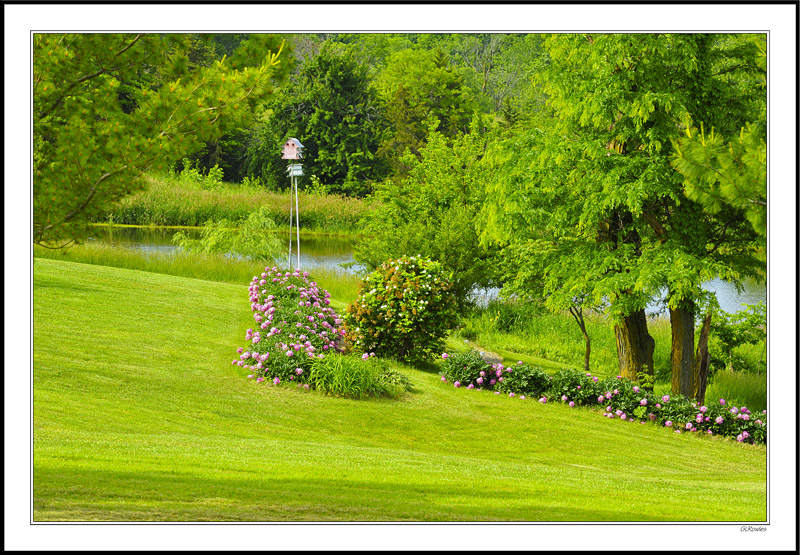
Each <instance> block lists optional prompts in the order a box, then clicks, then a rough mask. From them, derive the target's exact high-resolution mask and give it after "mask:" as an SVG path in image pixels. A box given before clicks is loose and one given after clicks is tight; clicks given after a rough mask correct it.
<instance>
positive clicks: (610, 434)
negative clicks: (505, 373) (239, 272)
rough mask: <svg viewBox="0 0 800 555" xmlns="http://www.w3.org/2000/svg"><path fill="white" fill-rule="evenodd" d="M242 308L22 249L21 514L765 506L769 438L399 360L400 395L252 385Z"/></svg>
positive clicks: (734, 512) (220, 286) (610, 513)
mask: <svg viewBox="0 0 800 555" xmlns="http://www.w3.org/2000/svg"><path fill="white" fill-rule="evenodd" d="M337 304H338V303H337ZM251 322H252V320H251V316H250V310H249V302H248V298H247V284H241V285H233V284H224V283H215V282H209V281H202V280H197V279H189V278H183V277H176V276H168V275H162V274H157V273H150V272H142V271H134V270H127V269H119V268H110V267H103V266H94V265H87V264H80V263H73V262H66V261H57V260H46V259H39V258H37V259H34V479H33V495H34V520H36V521H87V520H103V521H139V520H143V521H233V520H239V521H397V520H410V521H471V522H488V521H679V522H687V521H737V522H739V521H763V520H765V519H766V449H765V448H764V447H763V446H753V445H745V444H738V443H736V442H732V441H729V440H724V439H721V438H708V437H697V436H694V435H691V434H681V435H677V434H674V433H672V432H669V431H666V430H664V429H660V428H656V427H654V426H651V425H640V424H629V423H625V422H622V421H619V420H613V421H609V420H607V419H605V418H601V417H600V416H599V414H598V413H594V412H592V411H590V410H588V409H570V408H569V407H567V406H565V405H561V404H548V405H541V404H539V403H537V402H535V401H532V400H521V399H518V398H514V399H511V398H508V397H503V396H500V395H493V394H491V393H488V392H475V391H463V390H455V389H454V388H452V387H447V386H445V385H443V384H442V383H441V382H440V381H439V376H438V375H437V374H436V373H435V372H425V371H421V370H417V369H414V368H411V367H402V368H401V370H402V371H403V372H404V373H406V374H407V375H408V376H409V377H410V378H411V380H412V382H413V383H414V390H413V392H411V393H408V394H405V395H404V396H403V397H401V398H400V399H399V400H396V401H392V400H360V401H359V400H351V399H345V398H337V397H329V396H324V395H322V394H319V393H317V392H314V391H304V390H297V389H295V388H290V387H286V388H284V387H274V386H271V385H265V384H256V383H254V382H253V381H252V380H247V379H246V377H245V376H246V374H247V372H246V371H244V370H242V369H240V368H238V367H236V366H231V364H230V361H231V360H232V358H234V357H235V356H236V353H235V348H236V347H237V346H243V345H244V340H243V337H244V330H245V329H246V328H247V327H251V326H252V324H251Z"/></svg>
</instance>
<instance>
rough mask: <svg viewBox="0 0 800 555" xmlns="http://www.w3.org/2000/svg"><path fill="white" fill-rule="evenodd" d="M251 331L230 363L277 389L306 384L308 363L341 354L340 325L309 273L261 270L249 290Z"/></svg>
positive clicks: (322, 292)
mask: <svg viewBox="0 0 800 555" xmlns="http://www.w3.org/2000/svg"><path fill="white" fill-rule="evenodd" d="M248 291H249V294H250V303H251V304H250V308H251V310H252V311H253V319H254V320H255V327H253V328H250V329H248V330H247V333H246V334H245V340H247V341H248V344H247V345H246V346H245V347H239V348H238V349H237V353H239V358H238V359H235V360H233V361H232V362H231V364H235V365H238V366H240V367H242V368H245V369H247V370H249V371H251V372H252V373H253V374H252V375H253V376H256V377H259V378H261V377H266V378H268V379H269V380H271V381H272V382H273V383H274V384H275V385H278V384H279V383H284V384H286V383H290V384H291V383H298V384H300V383H306V382H307V379H308V372H309V370H310V368H311V363H312V362H313V361H314V360H316V359H320V358H324V357H325V356H326V355H329V354H333V353H336V352H338V351H341V350H342V349H343V347H342V337H343V336H344V334H345V331H344V329H343V328H342V319H341V318H340V317H339V315H338V314H336V312H335V311H334V310H333V309H332V308H330V307H329V306H328V305H329V303H330V294H329V293H328V292H327V291H325V290H323V289H320V288H319V287H318V286H317V284H316V283H315V282H313V281H309V279H308V272H303V273H302V274H301V273H300V271H299V270H295V271H294V272H288V271H285V270H281V269H279V268H277V267H273V268H264V272H263V273H262V274H261V275H260V276H254V277H253V280H252V281H251V282H250V287H249V289H248Z"/></svg>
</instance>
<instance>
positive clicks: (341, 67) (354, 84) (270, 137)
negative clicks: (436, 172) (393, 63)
mask: <svg viewBox="0 0 800 555" xmlns="http://www.w3.org/2000/svg"><path fill="white" fill-rule="evenodd" d="M266 108H267V110H268V111H267V112H265V117H264V118H263V120H262V121H263V123H262V125H261V126H260V127H259V129H258V131H257V133H256V134H255V135H254V136H253V138H252V142H251V144H250V146H249V148H248V151H247V158H248V161H247V171H248V174H249V175H251V176H259V177H262V178H264V179H265V180H266V181H267V182H271V183H272V185H273V186H274V187H282V186H284V184H285V186H288V179H286V177H285V174H286V161H285V160H281V159H280V148H281V145H282V144H283V142H284V141H285V140H286V139H288V138H289V137H297V138H298V139H299V140H300V141H301V142H302V143H303V145H304V146H305V151H304V152H305V160H304V161H303V168H304V169H303V171H304V173H305V174H306V175H316V176H317V178H318V179H319V180H320V181H321V182H322V183H323V184H324V185H327V186H328V187H329V188H330V190H331V191H332V192H335V193H344V194H347V195H351V196H364V195H365V194H367V193H368V192H370V190H371V185H370V183H371V182H372V181H374V180H376V179H380V178H381V177H382V176H383V175H384V169H383V164H382V162H381V160H379V159H378V157H377V150H378V145H379V143H380V140H381V138H382V134H383V132H384V129H385V123H384V118H383V113H382V110H381V106H380V105H379V103H378V101H377V98H376V97H375V94H374V92H373V91H372V89H371V88H370V81H369V78H368V74H367V67H366V66H365V65H363V64H360V63H358V61H357V60H356V59H355V58H354V57H353V56H352V55H351V54H348V53H343V52H340V51H338V50H337V49H336V48H335V46H334V45H331V44H326V45H323V47H322V49H321V50H320V53H319V54H318V55H317V56H314V57H312V58H308V59H306V60H305V61H304V63H303V64H302V65H301V66H300V69H299V73H298V74H297V75H296V76H293V78H292V80H291V82H290V83H289V84H288V85H287V86H286V87H285V88H284V89H282V90H281V91H280V92H279V93H278V94H277V95H276V98H275V99H274V101H273V102H270V103H269V105H268V106H267V107H266ZM302 181H304V180H301V182H302Z"/></svg>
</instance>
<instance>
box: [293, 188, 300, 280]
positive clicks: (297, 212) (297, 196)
mask: <svg viewBox="0 0 800 555" xmlns="http://www.w3.org/2000/svg"><path fill="white" fill-rule="evenodd" d="M294 202H295V205H296V206H295V211H294V212H295V215H296V217H297V269H298V270H299V269H300V193H299V192H298V191H297V178H296V177H295V178H294Z"/></svg>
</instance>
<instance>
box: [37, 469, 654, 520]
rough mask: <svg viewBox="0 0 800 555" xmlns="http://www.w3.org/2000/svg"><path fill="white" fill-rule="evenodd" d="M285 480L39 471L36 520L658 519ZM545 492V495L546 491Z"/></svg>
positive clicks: (523, 500) (506, 494)
mask: <svg viewBox="0 0 800 555" xmlns="http://www.w3.org/2000/svg"><path fill="white" fill-rule="evenodd" d="M313 471H314V469H313V468H305V469H302V470H300V471H298V473H299V474H303V473H305V476H299V477H295V478H289V477H278V476H274V475H270V476H268V475H265V474H264V473H260V472H254V473H252V474H251V475H250V476H247V477H242V473H240V472H235V471H230V470H225V469H218V470H216V472H220V473H221V472H228V473H230V474H231V475H230V476H229V477H225V478H211V477H208V476H197V475H195V474H189V473H185V472H180V471H144V470H137V471H127V472H125V471H119V470H116V471H107V470H92V469H85V468H84V469H72V468H63V467H62V468H58V469H54V468H41V467H39V468H36V471H35V478H34V503H33V505H34V506H33V509H34V521H35V522H54V521H70V522H88V521H114V522H128V521H152V522H165V521H169V522H197V521H249V522H298V521H318V522H362V521H377V520H386V521H414V522H436V521H462V522H489V521H500V522H502V521H517V522H534V521H541V520H545V521H551V522H574V521H584V522H585V521H600V522H615V521H625V522H635V521H652V520H657V519H658V517H659V515H658V514H655V513H651V514H642V513H637V512H635V511H633V510H630V509H625V508H623V507H612V506H603V505H602V504H598V503H595V502H594V501H593V500H592V498H593V496H594V494H591V495H588V496H587V495H586V494H584V493H581V492H574V493H572V494H570V495H566V496H562V497H561V498H560V499H553V498H552V497H551V496H548V495H544V494H545V493H547V492H546V491H545V489H546V488H545V489H541V486H537V485H533V486H529V487H522V488H519V489H518V490H516V491H515V490H514V488H511V487H510V485H509V484H508V483H498V484H496V485H489V484H486V485H484V486H483V487H481V488H480V492H477V491H475V489H474V488H473V487H472V486H471V485H467V486H466V487H458V486H457V485H455V484H454V483H452V482H449V481H446V480H443V481H441V482H440V483H436V482H431V481H430V476H422V477H421V479H414V478H413V477H410V478H409V480H408V481H398V480H386V479H385V477H382V478H381V479H378V480H369V479H366V480H365V479H357V478H354V477H351V476H341V477H337V478H327V477H326V478H320V477H315V476H314V475H313ZM540 489H541V491H539V490H540Z"/></svg>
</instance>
